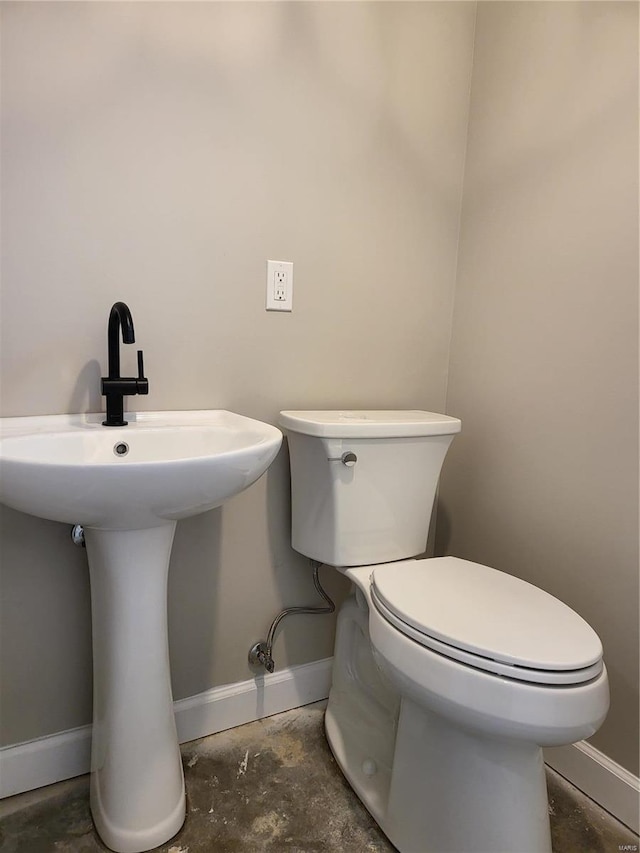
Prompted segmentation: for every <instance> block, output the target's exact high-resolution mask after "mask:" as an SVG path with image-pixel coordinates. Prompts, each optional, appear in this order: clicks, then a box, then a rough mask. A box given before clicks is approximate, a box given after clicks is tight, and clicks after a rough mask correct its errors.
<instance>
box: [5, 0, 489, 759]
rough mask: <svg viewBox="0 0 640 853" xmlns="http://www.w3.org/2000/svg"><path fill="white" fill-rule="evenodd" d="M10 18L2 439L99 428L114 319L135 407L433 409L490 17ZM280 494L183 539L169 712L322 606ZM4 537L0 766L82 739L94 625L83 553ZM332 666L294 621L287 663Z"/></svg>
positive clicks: (43, 531) (367, 11) (273, 482)
mask: <svg viewBox="0 0 640 853" xmlns="http://www.w3.org/2000/svg"><path fill="white" fill-rule="evenodd" d="M0 12H1V14H2V45H1V46H2V69H1V70H2V122H3V126H2V223H3V240H2V285H3V287H2V324H3V325H2V414H3V415H5V416H13V415H30V414H41V413H59V412H74V411H96V410H99V409H100V408H101V407H102V400H101V398H100V397H99V393H98V392H99V377H100V375H101V374H102V373H104V372H106V327H107V316H108V311H109V308H110V306H111V304H112V302H114V301H115V300H118V299H122V300H125V301H126V302H127V303H128V304H129V305H130V307H131V309H132V312H133V316H134V321H135V325H136V334H137V343H139V345H140V346H141V347H142V348H143V349H144V352H145V363H146V372H147V375H148V376H149V378H150V383H151V390H150V394H149V396H148V397H143V398H137V399H135V400H134V401H133V404H134V406H135V407H139V408H148V409H152V410H162V409H197V408H228V409H231V410H234V411H237V412H240V413H242V414H246V415H249V416H254V417H258V418H261V419H264V420H267V421H270V422H272V423H273V422H275V421H276V418H277V413H278V411H279V410H280V409H283V408H318V407H320V408H322V407H325V408H330V407H379V408H394V407H400V408H402V407H423V408H429V409H435V410H442V409H443V408H444V406H445V391H446V377H447V360H448V346H449V336H450V327H451V312H452V305H453V292H454V276H455V265H456V249H457V239H458V226H459V215H460V200H461V192H462V174H463V159H464V148H465V140H466V126H467V116H468V99H469V83H470V73H471V56H472V39H473V27H474V20H475V3H425V4H404V3H402V4H396V3H389V4H387V3H354V4H351V3H344V4H342V3H340V4H334V3H324V2H319V3H313V2H312V3H257V4H253V3H228V4H227V3H189V4H186V3H185V4H182V3H37V2H36V3H15V4H14V3H3V4H2V8H1V10H0ZM267 258H272V259H277V260H290V261H293V262H294V264H295V268H294V278H295V292H294V311H293V313H292V314H290V315H287V314H272V313H270V314H267V313H266V312H265V310H264V298H265V275H266V260H267ZM134 349H135V348H134V347H131V350H134ZM134 361H135V353H134V352H131V353H130V352H126V353H123V368H124V369H133V366H134ZM287 477H288V469H287V458H286V453H285V452H283V453H282V454H281V455H280V457H279V459H278V460H277V462H276V463H275V464H274V466H273V467H272V468H271V470H270V471H269V473H268V474H267V476H266V477H264V478H263V479H262V480H261V481H260V482H259V483H258V484H257V485H255V486H254V487H252V488H251V489H250V490H249V491H247V492H246V493H244V494H242V495H240V496H238V497H237V498H236V499H234V500H232V501H231V502H230V503H228V504H227V505H226V506H225V507H224V508H222V509H221V510H215V511H213V512H211V513H208V514H206V515H203V516H200V517H197V518H194V519H191V520H189V521H185V522H183V523H181V524H180V525H179V526H178V531H177V535H176V541H175V546H174V554H173V559H172V565H171V572H170V585H171V588H170V594H169V619H170V641H171V658H172V667H173V677H174V695H175V698H182V697H184V696H189V695H193V694H195V693H198V692H199V691H201V690H205V689H207V688H210V687H213V686H216V685H219V684H223V683H228V682H234V681H239V680H243V679H246V678H249V677H250V675H251V673H250V672H249V670H248V667H247V664H246V655H247V651H248V648H249V646H250V645H251V644H252V643H253V642H254V641H255V640H258V639H260V638H262V637H264V635H265V633H266V630H267V628H268V626H269V623H270V622H271V619H272V618H273V617H274V616H275V615H276V613H277V612H278V611H279V610H280V609H281V607H282V606H286V605H292V604H302V603H308V602H313V601H314V600H315V591H314V589H313V585H312V582H311V573H310V570H309V568H308V566H307V564H306V563H305V562H304V561H303V559H302V558H300V557H299V556H297V555H295V554H294V553H293V552H292V550H291V549H290V547H289V529H288V525H289V519H288V479H287ZM2 515H3V518H2V524H3V527H2V557H3V561H2V576H1V582H0V583H1V585H0V606H1V607H2V614H1V615H2V619H1V625H2V638H1V640H2V642H1V647H0V648H1V659H0V663H1V667H2V681H1V690H2V693H1V695H0V708H1V712H2V713H1V714H0V721H1V723H2V731H1V740H0V742H2V743H5V744H7V743H15V742H19V741H22V740H26V739H29V738H34V737H37V736H40V735H44V734H47V733H50V732H55V731H60V730H64V729H67V728H70V727H72V726H77V725H82V724H84V723H87V722H89V721H90V718H91V659H90V612H89V596H88V579H87V569H86V564H85V557H84V554H83V553H82V552H80V551H79V550H77V549H74V548H73V547H72V546H71V544H70V542H69V538H68V528H67V527H66V526H64V525H58V524H54V523H49V522H46V521H42V520H38V519H34V518H31V517H28V516H25V515H20V514H18V513H15V512H12V511H10V510H5V511H4V512H3V514H2ZM323 571H324V578H325V580H326V581H327V583H328V585H329V587H330V589H331V590H332V591H333V592H334V593H336V594H338V595H340V594H341V593H342V592H343V590H344V583H343V582H342V579H341V578H339V577H338V576H337V575H336V573H335V572H334V571H333V570H330V569H325V570H323ZM332 641H333V624H332V622H331V620H329V619H326V618H324V617H323V618H304V617H298V618H295V619H291V620H287V622H286V623H285V624H284V626H283V627H282V630H281V633H280V635H279V639H278V641H277V643H276V648H275V656H276V662H277V664H278V666H279V667H282V666H285V665H287V664H294V663H301V662H305V661H310V660H315V659H319V658H322V657H325V656H328V655H330V654H331V653H332V645H333V642H332Z"/></svg>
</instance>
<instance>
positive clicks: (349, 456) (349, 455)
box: [327, 450, 358, 468]
mask: <svg viewBox="0 0 640 853" xmlns="http://www.w3.org/2000/svg"><path fill="white" fill-rule="evenodd" d="M327 461H328V462H342V464H343V465H346V466H347V468H353V466H354V465H355V464H356V462H357V461H358V457H357V456H356V454H355V453H353V451H351V450H348V451H347V452H346V453H343V454H342V456H328V457H327Z"/></svg>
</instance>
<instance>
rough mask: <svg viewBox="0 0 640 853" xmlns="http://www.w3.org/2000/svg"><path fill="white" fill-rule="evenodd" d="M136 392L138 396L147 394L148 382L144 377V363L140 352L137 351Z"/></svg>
mask: <svg viewBox="0 0 640 853" xmlns="http://www.w3.org/2000/svg"><path fill="white" fill-rule="evenodd" d="M136 390H137V392H138V394H148V393H149V380H148V379H146V378H145V375H144V361H143V359H142V350H141V349H139V350H138V378H137V380H136Z"/></svg>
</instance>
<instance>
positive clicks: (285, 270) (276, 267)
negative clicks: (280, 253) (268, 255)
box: [266, 261, 293, 311]
mask: <svg viewBox="0 0 640 853" xmlns="http://www.w3.org/2000/svg"><path fill="white" fill-rule="evenodd" d="M292 307H293V264H292V263H291V262H290V261H267V304H266V309H267V311H291V310H292Z"/></svg>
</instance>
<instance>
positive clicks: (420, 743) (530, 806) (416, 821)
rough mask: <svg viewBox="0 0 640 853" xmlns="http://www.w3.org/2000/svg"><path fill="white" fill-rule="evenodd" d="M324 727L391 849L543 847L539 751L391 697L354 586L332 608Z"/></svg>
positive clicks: (407, 852) (424, 852) (545, 850)
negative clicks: (332, 636) (333, 645)
mask: <svg viewBox="0 0 640 853" xmlns="http://www.w3.org/2000/svg"><path fill="white" fill-rule="evenodd" d="M325 731H326V735H327V740H328V742H329V745H330V747H331V750H332V752H333V754H334V757H335V758H336V761H337V763H338V765H339V766H340V769H341V770H342V772H343V773H344V775H345V777H346V778H347V780H348V781H349V783H350V785H351V787H352V788H353V790H354V791H355V792H356V794H357V795H358V797H359V798H360V799H361V800H362V802H363V804H364V805H365V807H366V808H367V810H368V811H369V813H370V814H371V815H372V817H373V818H374V819H375V820H376V821H377V823H378V824H379V825H380V828H381V829H382V831H383V832H384V833H385V835H386V836H387V837H388V838H389V840H390V841H391V842H392V843H393V844H394V845H395V846H396V847H397V848H398V850H399V851H401V853H507V851H508V853H551V840H550V829H549V815H548V804H547V791H546V782H545V774H544V764H543V759H542V750H541V749H540V748H539V747H538V746H537V745H535V744H531V743H528V742H522V741H519V740H515V739H506V738H496V737H492V736H487V735H484V734H481V733H476V732H471V731H467V730H465V729H463V728H461V727H459V726H458V725H454V724H452V723H450V722H449V721H448V720H446V719H444V718H443V717H440V716H439V715H436V714H433V713H431V712H428V711H425V709H424V708H422V707H418V706H417V705H416V704H415V703H414V702H412V701H411V700H410V699H408V698H406V697H404V698H403V699H402V701H400V697H399V695H398V693H397V692H396V691H395V690H394V688H393V687H392V686H391V685H390V683H389V682H388V680H387V679H386V677H385V676H384V675H383V674H382V673H381V672H380V671H379V669H378V668H377V666H376V664H375V661H374V658H373V653H372V651H371V642H370V639H369V631H368V609H367V606H366V603H365V602H364V597H363V596H361V595H359V596H358V600H356V597H354V596H352V597H350V598H349V599H347V601H346V602H345V603H344V604H343V606H342V608H341V611H340V615H339V617H338V626H337V633H336V649H335V657H334V671H333V680H332V687H331V692H330V695H329V702H328V706H327V711H326V716H325Z"/></svg>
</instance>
